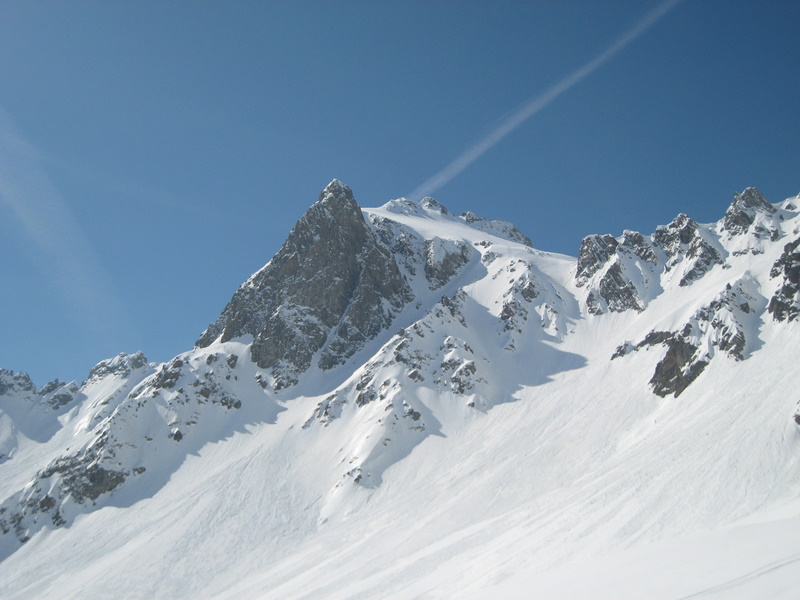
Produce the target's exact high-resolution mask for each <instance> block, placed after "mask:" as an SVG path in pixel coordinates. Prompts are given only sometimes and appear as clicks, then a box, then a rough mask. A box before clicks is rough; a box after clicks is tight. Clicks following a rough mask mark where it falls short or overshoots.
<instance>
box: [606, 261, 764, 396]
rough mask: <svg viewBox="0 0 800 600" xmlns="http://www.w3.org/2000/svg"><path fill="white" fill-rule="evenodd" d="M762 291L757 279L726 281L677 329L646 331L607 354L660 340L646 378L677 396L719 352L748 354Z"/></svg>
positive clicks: (661, 393)
mask: <svg viewBox="0 0 800 600" xmlns="http://www.w3.org/2000/svg"><path fill="white" fill-rule="evenodd" d="M763 305H764V302H763V297H761V296H760V294H759V292H758V284H757V282H756V281H755V280H754V279H753V278H752V277H750V276H745V277H743V278H742V279H740V280H739V281H737V282H735V283H734V284H733V285H731V284H728V285H726V287H725V289H724V290H723V291H721V292H720V293H719V294H717V295H716V296H715V297H714V298H713V300H711V302H709V303H708V304H706V305H705V306H703V307H701V308H700V309H698V310H697V311H696V312H695V313H694V315H692V317H691V318H690V319H689V320H688V321H687V322H686V323H685V324H684V325H683V326H682V327H680V328H679V329H677V330H674V331H651V332H650V333H649V334H647V336H645V338H644V339H643V340H642V341H641V342H639V343H638V344H636V345H632V344H630V343H623V344H621V345H620V346H618V347H617V349H616V351H615V352H614V354H613V355H612V357H611V358H612V360H613V359H615V358H619V357H622V356H625V355H626V354H629V353H631V352H636V351H639V350H642V349H646V348H650V347H654V346H662V347H665V348H666V349H667V351H666V353H665V354H664V356H663V357H662V358H661V360H660V361H659V362H658V364H657V365H656V368H655V372H654V373H653V376H652V377H651V379H650V382H649V383H650V386H651V387H652V390H653V393H654V394H656V395H658V396H661V397H662V398H663V397H665V396H669V395H673V396H675V397H676V398H677V397H678V396H680V395H681V393H683V391H684V390H686V388H687V387H689V385H690V384H691V383H692V382H693V381H695V380H696V379H697V378H698V377H699V376H700V374H701V373H702V372H703V370H704V369H705V368H706V367H707V366H708V364H709V363H710V362H711V360H712V359H713V358H714V356H715V355H716V354H717V353H718V352H724V353H725V354H727V355H728V356H729V357H731V358H732V359H734V360H737V361H739V360H744V359H745V358H747V356H748V354H749V352H750V349H751V348H752V347H754V345H755V343H756V341H755V340H748V339H747V335H748V334H747V332H748V331H756V330H757V329H758V328H759V326H760V324H761V321H760V312H762V311H763Z"/></svg>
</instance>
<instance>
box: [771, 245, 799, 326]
mask: <svg viewBox="0 0 800 600" xmlns="http://www.w3.org/2000/svg"><path fill="white" fill-rule="evenodd" d="M779 276H782V277H783V280H782V282H781V287H780V288H779V289H778V291H777V292H775V295H774V296H772V298H771V299H770V301H769V306H768V310H769V313H770V314H771V315H772V317H773V318H774V319H775V320H776V321H787V322H789V321H794V320H795V319H796V318H797V315H798V313H800V237H799V238H797V239H796V240H794V241H793V242H790V243H788V244H786V246H784V248H783V254H781V256H780V258H779V259H778V260H777V261H775V264H774V265H773V266H772V269H771V271H770V277H773V278H774V277H779Z"/></svg>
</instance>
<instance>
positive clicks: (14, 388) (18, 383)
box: [0, 369, 36, 396]
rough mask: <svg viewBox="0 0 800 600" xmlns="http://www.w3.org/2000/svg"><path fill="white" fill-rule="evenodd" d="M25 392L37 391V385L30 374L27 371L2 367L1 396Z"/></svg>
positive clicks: (0, 370)
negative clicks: (15, 370) (16, 371)
mask: <svg viewBox="0 0 800 600" xmlns="http://www.w3.org/2000/svg"><path fill="white" fill-rule="evenodd" d="M23 392H29V393H35V392H36V386H35V385H33V381H31V378H30V376H28V374H27V373H15V372H14V371H9V370H8V369H0V396H12V395H16V394H20V393H23Z"/></svg>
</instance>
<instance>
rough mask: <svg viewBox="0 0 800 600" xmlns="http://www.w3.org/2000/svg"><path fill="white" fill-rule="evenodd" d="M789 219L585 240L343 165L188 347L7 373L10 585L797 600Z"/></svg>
mask: <svg viewBox="0 0 800 600" xmlns="http://www.w3.org/2000/svg"><path fill="white" fill-rule="evenodd" d="M799 214H800V213H799V212H798V199H796V198H795V199H788V200H786V201H784V202H781V203H778V204H769V203H767V202H766V200H764V198H763V197H762V196H761V195H760V194H759V193H758V192H757V191H756V190H754V189H753V188H750V189H748V190H745V191H744V192H743V193H742V194H737V195H736V197H735V199H734V202H733V204H732V205H731V207H730V208H729V209H728V211H727V212H726V213H725V215H724V217H723V218H721V219H720V221H718V222H717V223H712V224H698V223H695V222H694V221H693V220H691V219H690V218H689V217H688V216H686V215H679V216H678V217H676V219H675V220H674V221H673V222H672V223H670V224H668V225H665V226H663V227H660V228H658V229H657V231H656V232H653V234H651V235H642V234H640V233H637V232H630V231H626V232H625V233H624V234H623V235H622V236H620V237H619V238H614V237H612V236H610V235H597V236H590V237H588V238H586V239H585V240H584V241H583V244H582V245H581V247H580V252H579V254H578V257H577V258H573V257H568V256H563V255H555V254H550V253H546V252H542V251H540V250H537V249H534V248H533V247H532V246H531V244H530V240H528V239H527V238H526V237H525V236H524V235H523V234H522V233H520V232H519V231H518V230H517V229H516V228H515V227H514V226H513V225H511V224H509V223H505V222H502V221H488V220H485V219H482V218H480V217H478V216H476V215H474V214H472V213H466V214H465V215H462V216H456V215H453V214H451V213H450V212H449V211H448V210H447V209H446V208H445V207H443V206H442V205H440V204H438V203H437V202H436V201H434V200H432V199H425V200H423V201H422V202H421V203H416V202H410V201H407V200H402V199H401V200H393V201H391V202H389V203H387V204H386V205H384V206H382V207H380V208H366V209H362V208H360V207H359V206H358V205H357V204H356V203H355V200H354V199H353V196H352V193H351V191H350V190H349V188H347V187H346V186H344V185H343V184H341V183H340V182H338V181H334V182H332V183H331V184H330V185H329V186H328V187H327V188H326V189H325V190H324V191H323V193H322V195H321V196H320V199H319V201H318V202H317V203H316V204H314V205H313V206H312V207H311V208H310V209H309V212H308V213H307V214H306V215H305V216H304V217H303V218H302V219H301V220H300V221H299V222H298V224H297V225H296V226H295V228H294V229H293V230H292V232H291V233H290V235H289V238H288V239H287V241H286V243H285V244H284V246H283V247H282V248H281V250H280V251H279V252H278V254H276V256H275V257H274V258H273V259H272V260H271V261H270V262H269V263H268V264H267V265H266V266H265V267H264V268H262V269H261V270H260V271H258V272H257V273H255V274H254V275H253V276H252V277H251V278H250V279H249V280H248V281H247V282H245V283H244V284H242V286H241V287H240V288H239V290H237V291H236V293H235V294H234V296H233V298H232V300H231V302H230V304H229V305H228V306H227V307H226V308H225V309H224V310H223V311H222V314H221V315H220V317H219V319H218V320H217V321H216V322H215V323H213V324H212V325H211V326H209V328H208V329H207V330H206V331H205V332H204V333H203V334H202V335H201V336H200V338H199V340H198V342H197V344H196V346H195V348H193V349H191V350H189V351H187V352H185V353H182V354H180V355H178V356H177V357H175V358H174V359H173V360H171V361H169V362H168V363H165V364H152V363H148V362H147V359H146V358H144V356H143V355H141V354H133V355H120V356H118V357H115V358H113V359H109V360H108V361H104V362H103V363H100V364H99V365H98V366H97V367H95V368H94V369H93V370H92V372H91V373H90V374H89V376H88V377H87V379H86V381H85V382H83V383H82V384H78V383H77V382H75V383H62V382H53V383H51V384H47V385H45V386H43V387H36V386H35V385H34V384H33V383H32V382H31V381H30V379H29V378H27V376H25V375H23V374H14V373H11V372H10V371H2V372H0V474H1V476H0V532H2V534H3V535H2V536H0V559H2V562H0V596H2V597H7V598H78V597H80V598H87V597H88V598H114V597H125V598H167V597H169V598H452V597H460V598H487V597H505V598H515V597H518V598H530V597H541V598H580V597H586V598H588V597H592V598H598V597H608V598H689V597H692V598H701V597H702V598H705V597H708V598H752V597H770V598H772V597H774V598H789V597H794V596H795V595H796V592H795V591H794V587H796V582H797V581H800V535H797V534H798V533H799V532H800V529H798V526H800V504H798V498H800V428H798V424H797V423H796V422H795V414H797V412H798V400H800V395H798V392H797V381H798V368H797V357H798V356H800V329H798V327H800V325H798V319H797V315H798V308H800V297H798V277H799V276H800V251H799V250H798V243H800V218H799V216H798V215H799ZM621 225H624V224H621Z"/></svg>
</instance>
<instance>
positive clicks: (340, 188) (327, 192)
mask: <svg viewBox="0 0 800 600" xmlns="http://www.w3.org/2000/svg"><path fill="white" fill-rule="evenodd" d="M317 204H325V205H327V204H331V205H337V206H344V207H347V208H349V209H350V210H360V207H359V206H358V203H357V202H356V200H355V197H354V196H353V190H351V189H350V188H349V187H348V186H346V185H345V184H344V183H342V182H341V181H339V180H338V179H334V180H333V181H331V182H330V183H329V184H328V185H326V186H325V189H324V190H322V193H320V195H319V199H318V200H317Z"/></svg>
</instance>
